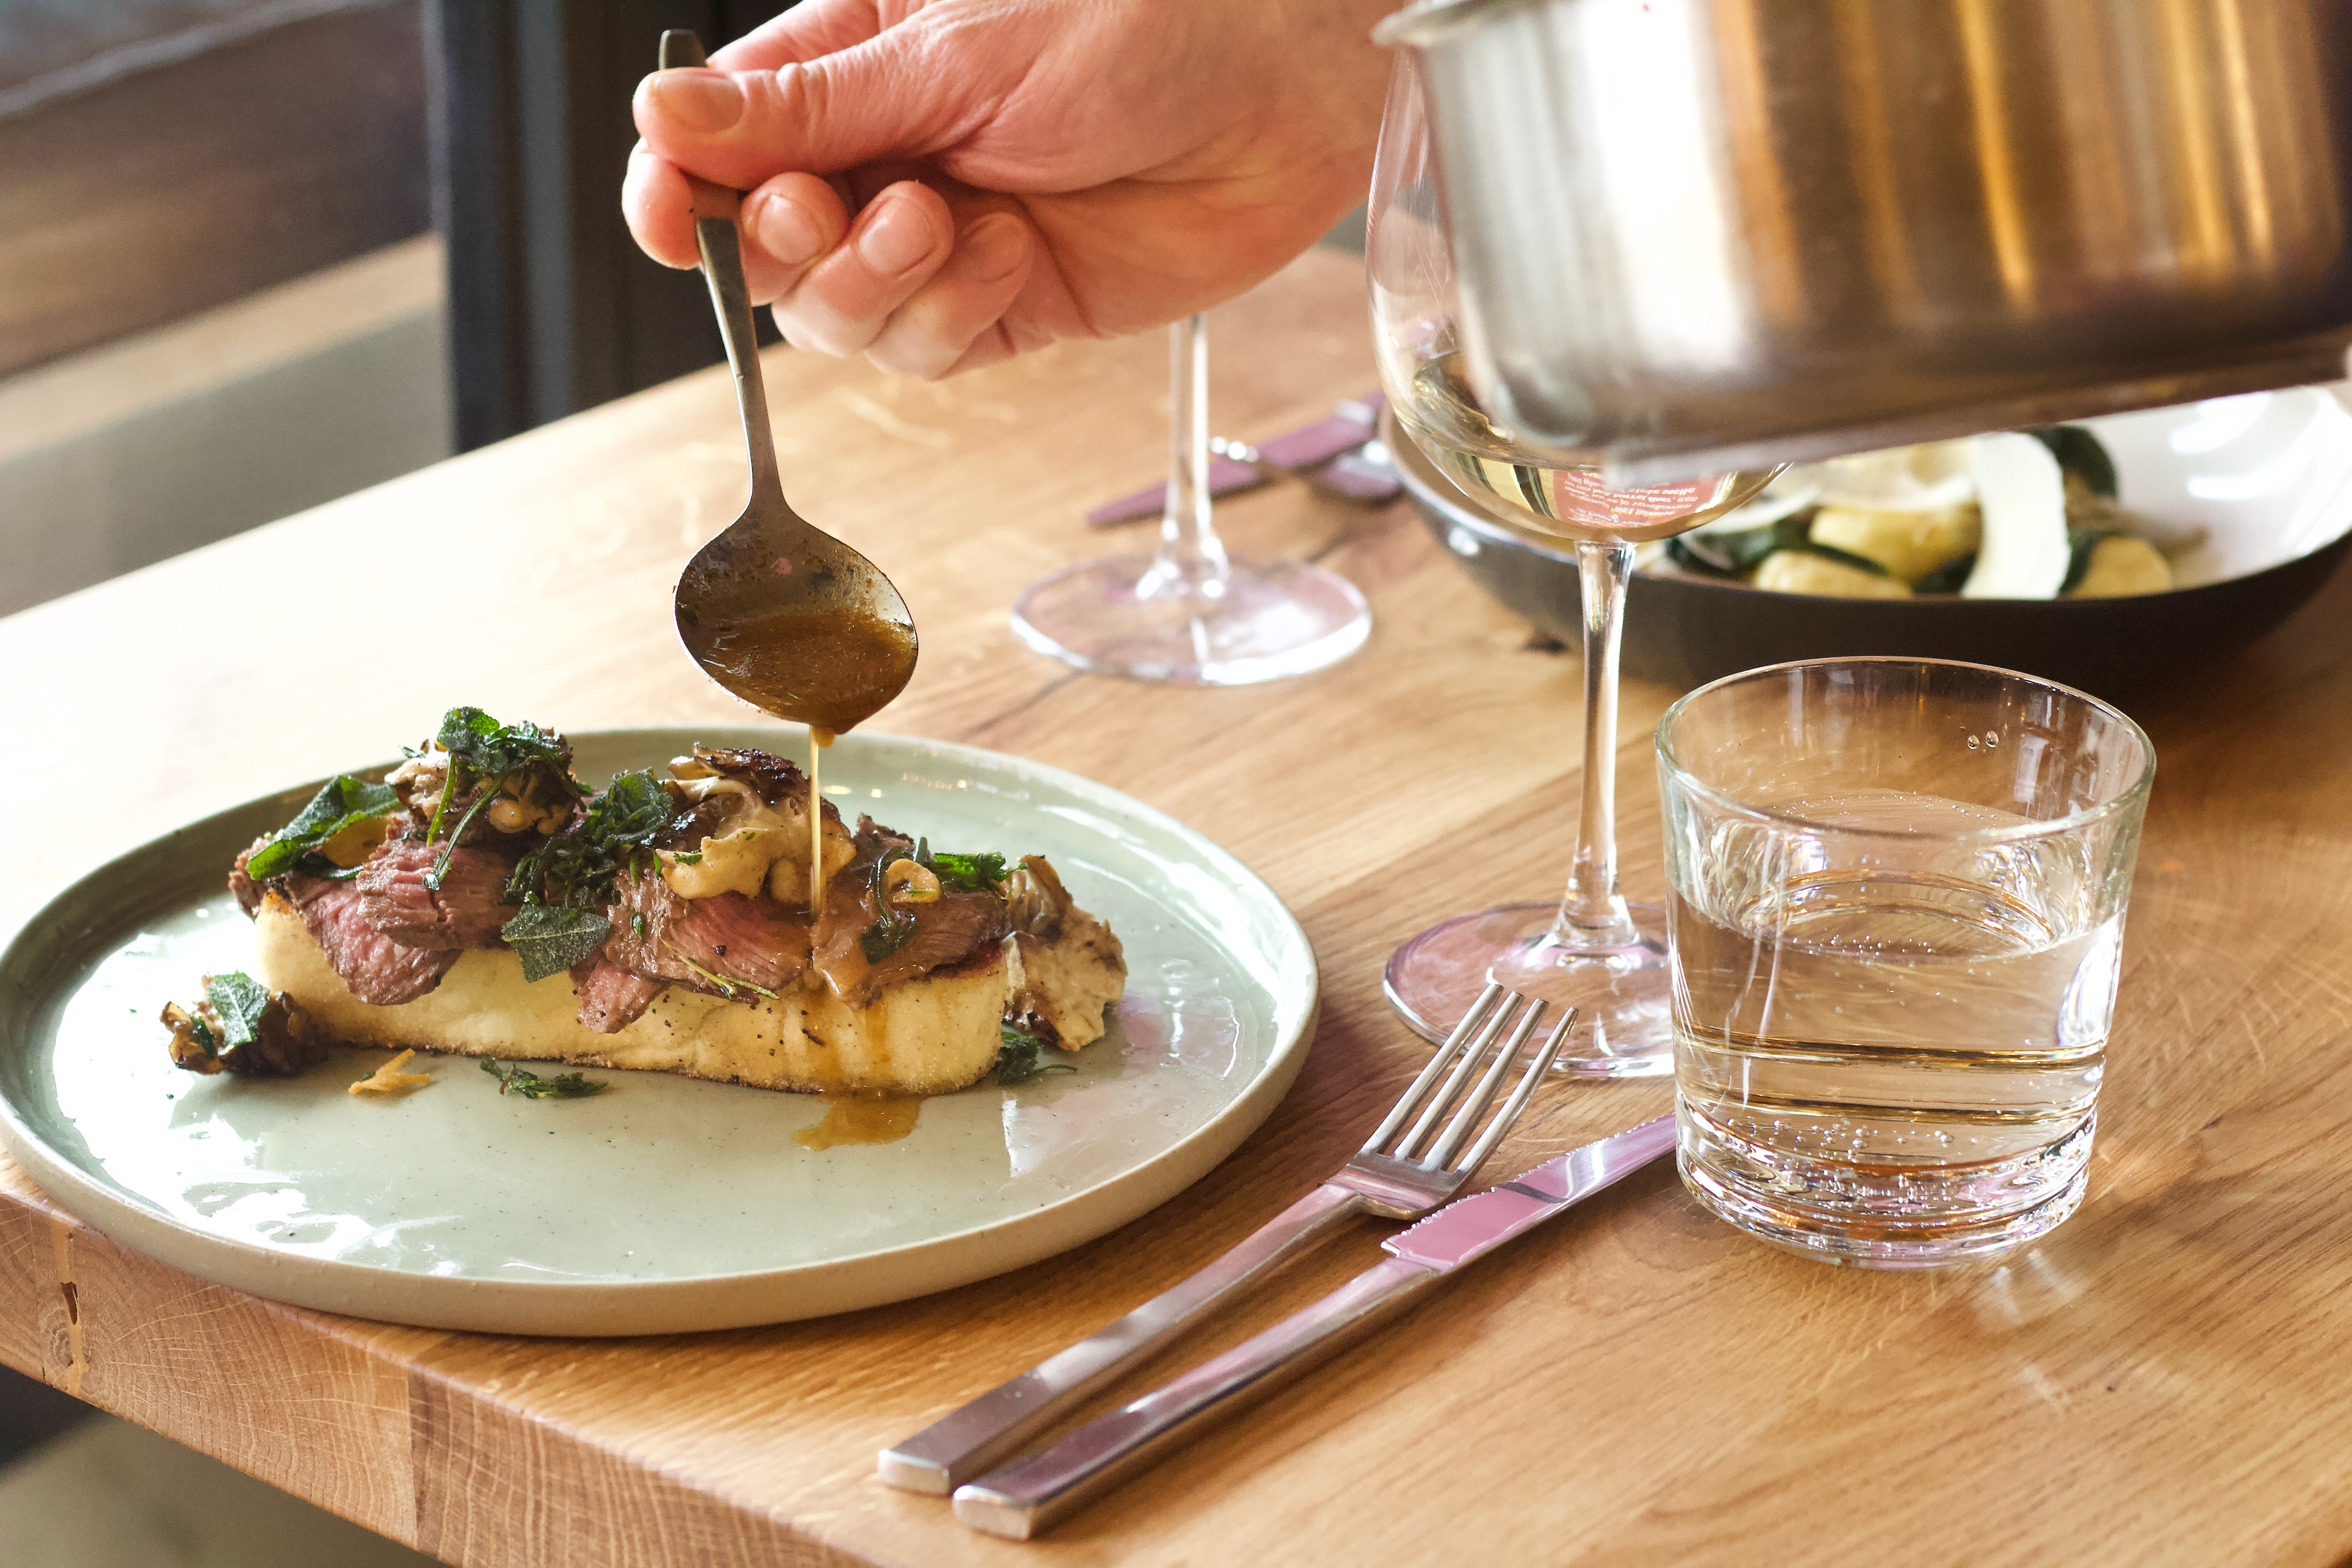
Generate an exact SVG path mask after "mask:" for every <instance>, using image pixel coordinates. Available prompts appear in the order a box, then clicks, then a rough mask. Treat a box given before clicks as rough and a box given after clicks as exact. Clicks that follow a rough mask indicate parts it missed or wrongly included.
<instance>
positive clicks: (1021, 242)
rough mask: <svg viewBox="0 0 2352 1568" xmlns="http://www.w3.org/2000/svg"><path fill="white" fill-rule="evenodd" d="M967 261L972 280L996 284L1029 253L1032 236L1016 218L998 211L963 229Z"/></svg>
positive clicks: (964, 250)
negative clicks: (1023, 229) (1028, 234)
mask: <svg viewBox="0 0 2352 1568" xmlns="http://www.w3.org/2000/svg"><path fill="white" fill-rule="evenodd" d="M961 245H962V247H963V252H964V263H965V265H966V266H967V267H968V268H971V276H972V279H973V281H975V282H980V283H993V282H995V281H997V280H998V279H1001V278H1004V277H1006V276H1008V275H1010V274H1011V273H1012V272H1013V269H1014V268H1018V267H1019V266H1020V265H1021V263H1022V262H1023V260H1024V259H1025V258H1027V257H1028V255H1029V237H1028V236H1027V235H1025V234H1024V233H1022V232H1021V223H1020V220H1019V219H1017V218H1013V217H1010V216H1005V215H1003V214H998V215H996V216H992V217H984V218H982V219H981V220H980V221H979V222H978V223H975V224H973V225H972V226H971V227H970V228H968V229H966V230H964V232H963V239H962V241H961Z"/></svg>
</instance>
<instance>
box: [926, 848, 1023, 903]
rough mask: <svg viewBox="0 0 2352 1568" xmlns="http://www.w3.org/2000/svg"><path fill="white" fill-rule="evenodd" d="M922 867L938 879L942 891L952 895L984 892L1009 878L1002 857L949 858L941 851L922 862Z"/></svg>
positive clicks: (960, 856)
mask: <svg viewBox="0 0 2352 1568" xmlns="http://www.w3.org/2000/svg"><path fill="white" fill-rule="evenodd" d="M926 847H928V846H926ZM923 864H924V865H926V866H928V867H929V868H931V871H932V873H933V874H934V875H936V876H937V877H938V878H939V879H940V890H941V891H943V892H950V893H979V892H985V891H986V890H987V889H991V888H992V887H995V886H996V885H997V884H998V883H999V882H1002V881H1003V880H1004V878H1005V875H1006V872H1005V868H1004V857H1003V856H1002V855H950V854H949V853H948V852H947V851H945V850H941V851H940V852H939V853H938V854H935V855H931V856H929V858H923Z"/></svg>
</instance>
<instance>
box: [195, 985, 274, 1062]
mask: <svg viewBox="0 0 2352 1568" xmlns="http://www.w3.org/2000/svg"><path fill="white" fill-rule="evenodd" d="M205 1001H207V1002H210V1003H211V1004H212V1005H213V1011H214V1012H215V1013H217V1014H219V1015H220V1022H221V1033H222V1034H223V1035H225V1036H226V1037H227V1045H226V1048H227V1049H231V1050H234V1049H235V1048H236V1047H238V1046H247V1045H251V1044H252V1043H253V1042H254V1040H255V1039H257V1037H259V1036H260V1033H261V1014H262V1010H263V1009H264V1008H266V1007H268V1005H269V988H268V986H266V985H264V984H262V983H261V982H260V981H258V980H256V979H255V978H254V977H253V976H252V975H250V974H246V973H240V972H239V971H236V970H234V969H232V970H230V971H229V972H228V973H226V974H208V975H206V976H205Z"/></svg>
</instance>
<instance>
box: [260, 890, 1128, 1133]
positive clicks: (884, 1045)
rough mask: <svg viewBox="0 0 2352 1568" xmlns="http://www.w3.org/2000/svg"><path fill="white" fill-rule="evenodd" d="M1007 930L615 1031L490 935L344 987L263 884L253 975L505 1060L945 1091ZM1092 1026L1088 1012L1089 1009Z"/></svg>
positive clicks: (1014, 971) (376, 1032)
mask: <svg viewBox="0 0 2352 1568" xmlns="http://www.w3.org/2000/svg"><path fill="white" fill-rule="evenodd" d="M1009 948H1010V944H1008V943H991V944H990V945H988V946H987V947H985V948H983V949H982V950H980V951H978V952H974V953H973V954H972V955H971V957H970V958H969V959H966V960H965V961H964V962H962V963H958V964H954V965H950V966H948V967H945V968H940V969H935V970H933V971H931V972H930V973H928V974H925V975H923V976H922V977H920V978H919V979H916V980H910V981H908V982H905V983H904V984H898V985H894V986H892V987H890V988H889V989H888V990H887V992H885V993H884V994H882V995H880V996H878V997H877V998H876V999H875V1000H874V1002H873V1003H872V1004H871V1005H868V1006H866V1007H863V1008H857V1007H851V1006H849V1005H847V1004H845V1003H844V1002H842V1001H840V1000H839V999H838V998H836V997H835V996H834V994H832V993H831V992H830V991H829V990H827V989H826V987H825V985H824V982H823V981H822V980H821V979H819V978H818V977H817V976H816V975H815V974H814V973H806V974H803V976H802V977H801V979H800V980H799V982H798V983H796V984H793V986H791V987H789V988H787V989H785V990H784V991H782V993H781V994H780V995H779V997H778V998H777V999H776V1000H774V1001H768V1000H765V999H763V998H753V999H750V1000H736V1001H730V1000H728V999H725V998H723V997H718V996H709V995H705V994H701V993H698V992H694V991H688V990H685V989H682V988H679V987H672V988H670V989H668V990H666V991H664V992H663V993H662V994H660V995H658V996H656V998H655V999H654V1001H653V1003H652V1004H651V1005H649V1006H648V1007H646V1011H645V1014H644V1016H642V1017H639V1018H638V1019H636V1021H635V1022H634V1023H632V1024H630V1025H628V1026H626V1027H625V1028H623V1029H621V1030H620V1031H619V1032H617V1033H614V1034H610V1035H602V1034H598V1033H596V1032H595V1031H593V1030H592V1029H590V1028H588V1027H587V1026H585V1025H583V1024H582V1023H581V1022H580V1018H579V1012H578V1008H579V1004H578V1000H577V998H576V996H575V995H574V994H573V991H572V986H571V985H570V984H568V983H566V981H565V980H564V979H563V977H562V976H561V975H557V976H554V977H552V978H550V979H547V980H542V981H541V982H540V983H539V984H535V985H533V984H525V983H524V980H523V977H522V962H521V960H520V959H519V958H517V957H516V956H515V954H514V953H512V952H507V951H503V950H494V949H476V950H473V951H469V952H464V953H462V954H460V955H459V956H458V958H457V963H455V964H454V965H453V966H451V968H450V969H449V971H448V973H447V974H446V976H444V977H443V979H442V981H441V983H440V984H439V985H438V986H436V988H435V989H433V990H432V991H429V992H427V993H426V994H424V995H422V996H419V997H417V998H416V999H415V1001H411V1002H403V1003H400V1004H398V1005H394V1006H375V1005H370V1004H368V1003H365V1002H362V1001H361V1000H360V999H359V998H358V997H357V996H354V995H352V993H351V990H350V988H349V987H347V986H346V985H345V984H343V982H342V980H341V978H340V977H339V976H338V975H337V974H336V973H335V971H334V968H333V966H332V965H331V964H330V963H328V962H327V956H326V954H325V953H324V952H321V951H320V947H319V944H318V942H316V941H314V940H313V939H312V937H311V935H310V931H309V930H308V928H306V927H305V926H304V924H303V921H302V917H301V915H300V914H299V913H298V912H297V911H296V910H295V909H294V907H293V906H292V905H291V904H289V903H288V902H287V901H286V900H284V899H283V898H281V897H279V896H278V894H277V893H275V892H274V891H273V892H271V893H269V894H268V895H267V896H266V897H265V898H264V899H263V900H262V902H261V906H260V908H259V909H258V910H256V911H255V913H254V971H253V973H254V975H255V977H256V978H257V979H258V980H259V981H260V982H261V983H262V984H264V985H267V986H268V988H269V989H270V990H272V991H283V992H285V993H287V994H289V995H290V996H291V997H292V998H293V999H294V1002H295V1004H296V1005H298V1006H299V1007H300V1008H301V1009H302V1011H303V1012H304V1014H305V1015H306V1016H309V1017H310V1019H311V1020H312V1022H313V1023H314V1024H315V1025H316V1026H319V1027H320V1028H321V1029H322V1031H323V1032H324V1033H325V1034H326V1035H327V1036H328V1037H331V1038H333V1039H339V1040H343V1041H347V1042H349V1043H351V1044H354V1045H374V1046H394V1047H411V1048H414V1049H416V1050H421V1051H441V1052H449V1053H454V1054H457V1055H460V1056H474V1057H499V1058H511V1059H513V1060H517V1061H560V1062H565V1063H569V1064H571V1065H573V1066H577V1067H598V1068H637V1069H643V1070H647V1071H654V1072H673V1073H683V1074H685V1075H687V1076H688V1077H691V1078H707V1079H719V1080H721V1081H724V1082H729V1083H742V1084H749V1085H751V1086H752V1087H754V1088H759V1089H787V1090H792V1091H795V1092H799V1093H803V1094H824V1093H848V1092H858V1091H866V1092H875V1091H887V1092H889V1093H893V1094H944V1093H947V1092H949V1091H950V1090H953V1089H964V1088H968V1087H969V1086H971V1084H974V1083H976V1082H978V1081H979V1080H980V1079H982V1077H983V1076H984V1075H985V1074H986V1073H987V1072H988V1069H989V1068H990V1067H991V1066H992V1065H993V1064H994V1062H995V1060H996V1053H997V1050H998V1047H999V1046H1000V1044H1001V1038H1000V1036H999V1033H998V1029H999V1026H1000V1024H1001V1022H1002V1020H1003V1016H1004V1011H1005V1006H1006V1004H1007V1002H1008V1001H1009V1000H1010V999H1011V998H1012V996H1013V991H1014V989H1015V987H1016V985H1017V984H1018V981H1019V971H1018V961H1017V960H1016V959H1015V958H1014V957H1013V955H1012V953H1011V952H1010V951H1009ZM1096 1028H1097V1032H1098V1031H1099V1028H1100V1023H1099V1013H1097V1025H1096Z"/></svg>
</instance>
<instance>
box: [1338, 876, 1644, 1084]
mask: <svg viewBox="0 0 2352 1568" xmlns="http://www.w3.org/2000/svg"><path fill="white" fill-rule="evenodd" d="M1626 907H1627V909H1628V910H1630V911H1631V912H1632V914H1633V923H1634V925H1635V926H1636V927H1637V928H1638V929H1639V931H1640V933H1641V935H1640V940H1638V941H1637V942H1633V943H1630V944H1628V945H1627V946H1624V947H1618V948H1610V949H1607V950H1604V951H1601V952H1579V951H1574V950H1570V949H1569V948H1565V947H1561V946H1559V945H1558V944H1556V943H1554V942H1550V941H1549V933H1550V931H1551V924H1552V921H1553V919H1554V918H1555V917H1556V916H1558V914H1559V905H1558V904H1557V903H1543V904H1505V905H1502V906H1501V907H1500V908H1497V909H1491V910H1482V911H1481V912H1479V913H1477V914H1475V915H1457V916H1455V917H1454V919H1452V920H1450V921H1441V922H1439V923H1438V924H1436V925H1433V926H1432V927H1430V928H1429V929H1428V930H1427V931H1423V932H1422V933H1421V934H1420V935H1418V936H1416V937H1413V938H1412V939H1411V940H1410V941H1408V942H1405V944H1404V945H1403V946H1402V947H1400V948H1398V949H1397V950H1396V952H1392V953H1391V954H1390V955H1389V963H1388V968H1387V970H1386V971H1385V972H1384V973H1382V975H1381V990H1382V991H1384V992H1385V993H1387V994H1388V999H1389V1005H1391V1007H1394V1008H1395V1009H1396V1010H1397V1015H1398V1016H1400V1017H1402V1019H1403V1020H1404V1021H1405V1023H1406V1024H1407V1025H1409V1026H1411V1027H1412V1031H1413V1032H1414V1033H1415V1034H1417V1035H1420V1036H1422V1037H1424V1038H1427V1039H1431V1040H1443V1039H1444V1038H1445V1037H1446V1036H1447V1035H1448V1034H1449V1033H1451V1032H1452V1030H1453V1028H1454V1025H1455V1024H1456V1023H1458V1022H1460V1021H1461V1018H1462V1015H1463V1014H1464V1013H1465V1012H1467V1011H1468V1010H1469V1007H1470V1004H1471V1003H1472V1002H1474V1001H1475V1000H1477V997H1478V993H1479V992H1481V991H1482V990H1484V989H1486V983H1487V982H1488V981H1489V980H1490V979H1491V980H1499V981H1501V982H1502V983H1503V984H1506V985H1507V986H1509V987H1511V988H1512V989H1513V990H1515V991H1519V992H1524V993H1525V994H1528V995H1530V996H1535V997H1538V998H1540V999H1541V1000H1543V1001H1545V1002H1548V1003H1549V1004H1551V1011H1550V1013H1549V1017H1550V1018H1552V1019H1557V1018H1558V1017H1559V1014H1560V1012H1561V1010H1562V1009H1563V1008H1567V1007H1574V1008H1576V1009H1577V1010H1578V1012H1579V1013H1580V1017H1579V1019H1578V1021H1577V1026H1576V1030H1575V1033H1573V1034H1572V1035H1570V1037H1569V1039H1568V1043H1567V1045H1566V1046H1565V1047H1562V1048H1561V1050H1560V1053H1559V1061H1558V1062H1557V1064H1556V1070H1558V1071H1560V1072H1566V1073H1574V1074H1576V1075H1578V1076H1580V1077H1584V1078H1651V1077H1655V1076H1657V1075H1659V1074H1662V1073H1670V1072H1672V1071H1674V1069H1675V1034H1674V1007H1673V997H1672V994H1671V985H1670V983H1669V980H1668V977H1667V971H1666V938H1665V911H1664V910H1662V909H1660V908H1659V907H1658V906H1657V905H1655V904H1629V905H1627V906H1626Z"/></svg>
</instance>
